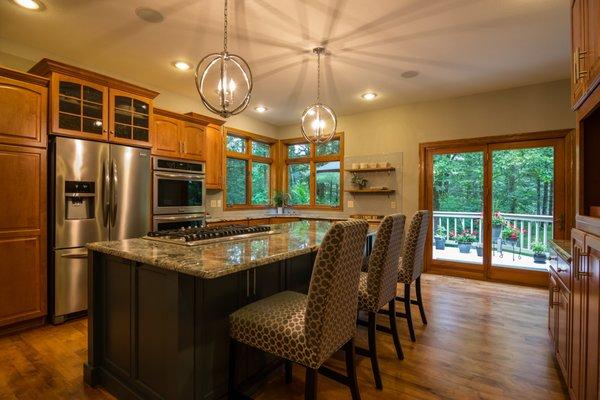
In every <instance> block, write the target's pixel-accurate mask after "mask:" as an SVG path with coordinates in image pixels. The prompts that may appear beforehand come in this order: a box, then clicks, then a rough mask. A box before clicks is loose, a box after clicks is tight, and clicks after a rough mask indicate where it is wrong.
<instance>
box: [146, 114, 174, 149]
mask: <svg viewBox="0 0 600 400" xmlns="http://www.w3.org/2000/svg"><path fill="white" fill-rule="evenodd" d="M180 126H181V124H180V121H179V120H177V119H175V118H171V117H166V116H163V115H158V114H157V115H154V122H153V127H154V129H153V131H154V132H153V136H152V142H153V143H152V154H154V155H157V156H165V157H175V158H177V157H179V152H180V150H181V143H180V138H179V130H180Z"/></svg>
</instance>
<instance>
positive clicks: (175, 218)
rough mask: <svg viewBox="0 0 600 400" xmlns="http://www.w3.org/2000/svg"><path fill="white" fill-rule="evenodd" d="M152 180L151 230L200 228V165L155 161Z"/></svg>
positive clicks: (202, 218)
mask: <svg viewBox="0 0 600 400" xmlns="http://www.w3.org/2000/svg"><path fill="white" fill-rule="evenodd" d="M152 177H153V183H154V185H153V186H154V189H153V196H152V211H153V217H152V224H153V227H152V228H153V230H165V229H176V228H182V227H198V226H202V225H204V222H205V217H206V205H205V198H206V186H205V183H204V163H200V162H190V161H180V160H174V159H168V158H160V157H156V158H154V160H153V172H152Z"/></svg>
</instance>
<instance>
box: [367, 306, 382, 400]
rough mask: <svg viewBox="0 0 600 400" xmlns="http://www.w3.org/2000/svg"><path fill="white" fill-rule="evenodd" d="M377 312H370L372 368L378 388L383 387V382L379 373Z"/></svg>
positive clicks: (369, 332) (369, 330) (369, 331)
mask: <svg viewBox="0 0 600 400" xmlns="http://www.w3.org/2000/svg"><path fill="white" fill-rule="evenodd" d="M376 317H377V314H375V313H374V312H369V328H368V335H369V356H370V358H371V368H372V369H373V377H374V378H375V387H376V388H377V389H383V384H382V383H381V375H380V373H379V361H378V360H377V340H376V339H377V338H376V336H375V335H376V333H377V330H376V328H377V321H376Z"/></svg>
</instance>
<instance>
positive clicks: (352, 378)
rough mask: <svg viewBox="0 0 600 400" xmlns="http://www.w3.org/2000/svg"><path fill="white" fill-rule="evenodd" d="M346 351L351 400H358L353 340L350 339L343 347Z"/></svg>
mask: <svg viewBox="0 0 600 400" xmlns="http://www.w3.org/2000/svg"><path fill="white" fill-rule="evenodd" d="M345 351H346V374H347V375H348V379H349V383H350V393H351V394H352V400H360V392H359V390H358V379H357V377H356V355H355V354H354V339H350V341H349V342H348V343H346V345H345Z"/></svg>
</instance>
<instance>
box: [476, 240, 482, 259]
mask: <svg viewBox="0 0 600 400" xmlns="http://www.w3.org/2000/svg"><path fill="white" fill-rule="evenodd" d="M475 250H476V251H477V256H479V257H483V243H477V244H476V245H475Z"/></svg>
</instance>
